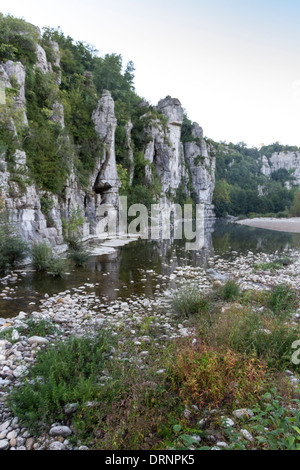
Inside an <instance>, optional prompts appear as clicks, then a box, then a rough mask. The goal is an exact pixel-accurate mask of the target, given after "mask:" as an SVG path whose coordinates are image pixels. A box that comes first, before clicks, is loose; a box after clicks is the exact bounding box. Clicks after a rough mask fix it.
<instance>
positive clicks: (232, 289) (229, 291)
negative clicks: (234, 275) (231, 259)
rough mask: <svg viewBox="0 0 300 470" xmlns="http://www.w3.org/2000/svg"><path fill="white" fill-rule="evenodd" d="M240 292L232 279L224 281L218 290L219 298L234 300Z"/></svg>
mask: <svg viewBox="0 0 300 470" xmlns="http://www.w3.org/2000/svg"><path fill="white" fill-rule="evenodd" d="M240 293H241V291H240V287H239V285H238V284H237V283H236V282H235V281H234V280H233V279H229V280H228V281H226V282H225V284H224V286H222V287H221V288H220V291H219V294H220V297H221V299H223V300H228V301H233V300H236V299H237V298H238V296H239V295H240Z"/></svg>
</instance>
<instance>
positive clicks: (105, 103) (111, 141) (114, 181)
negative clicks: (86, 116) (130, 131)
mask: <svg viewBox="0 0 300 470" xmlns="http://www.w3.org/2000/svg"><path fill="white" fill-rule="evenodd" d="M92 119H93V121H94V124H95V130H96V132H97V134H98V135H99V137H100V139H101V141H102V143H103V147H102V155H101V156H100V159H99V161H98V164H97V165H96V170H95V171H94V174H93V175H92V178H91V182H92V183H93V189H94V191H95V193H96V194H100V196H101V203H106V204H112V205H113V206H117V197H118V188H119V187H120V181H119V178H118V172H117V165H116V153H115V131H116V127H117V119H116V116H115V104H114V101H113V99H112V97H111V94H110V92H109V91H107V90H105V91H104V92H103V94H102V97H101V99H100V100H99V102H98V106H97V109H96V110H95V111H94V113H93V115H92Z"/></svg>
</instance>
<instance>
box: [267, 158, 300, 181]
mask: <svg viewBox="0 0 300 470" xmlns="http://www.w3.org/2000/svg"><path fill="white" fill-rule="evenodd" d="M261 164H262V166H261V172H262V173H263V174H264V175H265V176H267V177H270V176H271V175H272V173H274V172H276V171H278V170H286V171H287V172H290V174H291V176H292V177H293V183H292V185H299V184H300V151H282V152H274V153H273V154H272V155H271V156H270V157H269V158H267V157H266V156H265V155H263V156H262V159H261ZM287 186H288V187H290V186H291V183H287Z"/></svg>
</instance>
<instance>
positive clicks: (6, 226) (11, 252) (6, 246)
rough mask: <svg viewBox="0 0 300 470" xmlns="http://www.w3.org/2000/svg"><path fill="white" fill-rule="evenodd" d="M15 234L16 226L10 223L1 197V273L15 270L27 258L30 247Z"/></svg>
mask: <svg viewBox="0 0 300 470" xmlns="http://www.w3.org/2000/svg"><path fill="white" fill-rule="evenodd" d="M0 196H1V193H0ZM15 233H16V231H15V228H14V226H13V225H12V224H11V223H10V222H9V214H8V211H7V210H6V209H5V208H4V204H3V201H2V198H1V197H0V271H6V270H7V269H9V268H11V269H13V268H14V267H15V266H17V265H18V264H19V263H21V262H22V261H24V259H25V258H26V257H27V254H28V245H27V243H26V242H25V241H24V240H23V239H22V238H21V237H20V236H19V235H16V234H15Z"/></svg>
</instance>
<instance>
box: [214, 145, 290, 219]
mask: <svg viewBox="0 0 300 470" xmlns="http://www.w3.org/2000/svg"><path fill="white" fill-rule="evenodd" d="M208 142H209V143H210V144H211V145H212V146H213V148H214V149H215V153H216V187H215V193H214V199H213V200H214V204H215V210H216V215H217V216H218V217H222V216H224V215H226V214H231V215H234V216H238V215H241V214H249V213H251V212H253V213H256V214H267V213H275V214H276V213H278V212H281V213H285V212H287V209H289V208H290V207H291V205H292V201H293V197H294V190H293V189H287V188H286V187H285V183H287V182H292V181H293V175H292V173H291V172H287V171H285V170H282V171H281V170H279V171H278V172H274V173H273V175H272V178H267V177H266V176H264V175H263V174H262V173H261V168H260V167H261V163H260V159H261V156H262V155H265V153H264V150H263V148H262V149H261V150H260V151H259V150H258V149H256V148H247V147H246V145H245V144H244V143H239V144H232V143H229V144H226V143H216V142H213V141H211V140H210V141H208ZM225 184H226V191H225ZM259 186H261V187H262V188H263V195H260V194H259V191H258V187H259Z"/></svg>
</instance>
